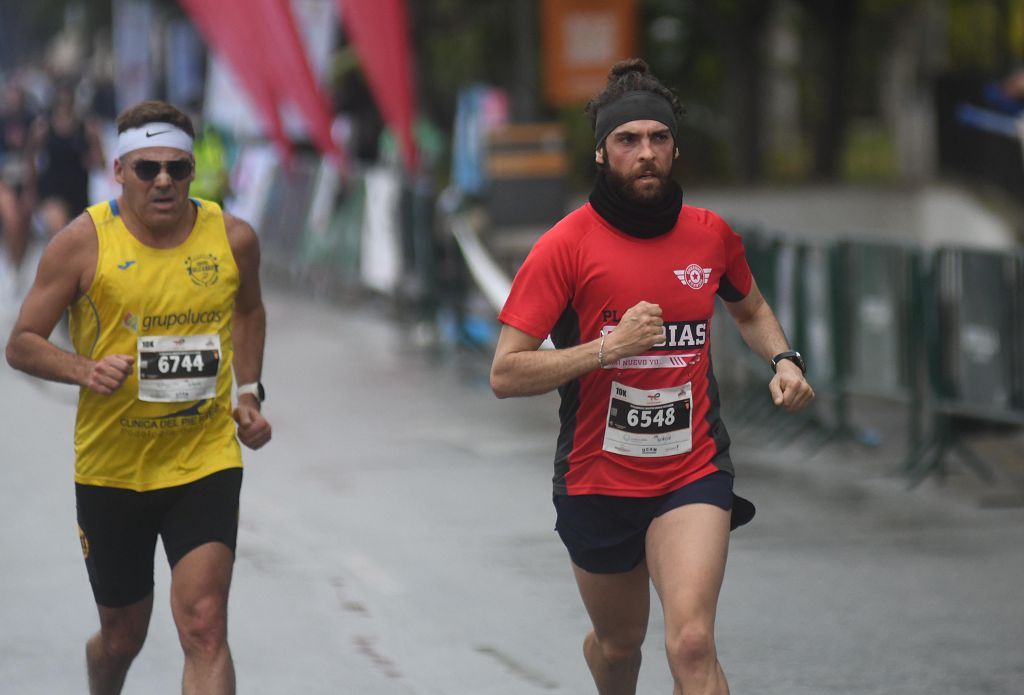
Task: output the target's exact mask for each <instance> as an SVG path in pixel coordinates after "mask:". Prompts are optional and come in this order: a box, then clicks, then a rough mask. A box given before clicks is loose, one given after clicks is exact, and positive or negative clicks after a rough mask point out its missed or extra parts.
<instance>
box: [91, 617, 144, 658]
mask: <svg viewBox="0 0 1024 695" xmlns="http://www.w3.org/2000/svg"><path fill="white" fill-rule="evenodd" d="M145 643H146V628H145V627H142V628H140V627H138V626H128V625H122V626H118V627H114V628H111V627H107V628H105V629H102V630H100V644H101V645H102V648H103V654H104V655H106V656H107V657H109V658H111V659H114V660H117V661H131V660H132V659H134V658H135V657H136V656H138V654H139V652H140V651H142V645H143V644H145Z"/></svg>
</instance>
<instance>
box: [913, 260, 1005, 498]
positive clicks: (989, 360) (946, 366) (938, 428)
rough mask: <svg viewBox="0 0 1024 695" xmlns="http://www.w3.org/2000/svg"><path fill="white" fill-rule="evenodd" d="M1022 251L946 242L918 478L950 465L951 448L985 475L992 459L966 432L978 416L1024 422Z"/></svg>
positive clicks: (934, 284) (936, 263)
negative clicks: (927, 426) (927, 419)
mask: <svg viewBox="0 0 1024 695" xmlns="http://www.w3.org/2000/svg"><path fill="white" fill-rule="evenodd" d="M1022 266H1024V264H1022V257H1021V254H1020V253H1019V252H1017V253H994V252H987V251H971V250H965V249H950V248H946V249H941V250H939V251H937V252H936V253H935V256H934V259H933V265H932V274H931V282H930V283H929V285H928V290H929V292H928V295H927V299H926V301H927V311H928V318H929V321H928V331H927V334H926V337H927V358H928V365H929V376H930V379H929V386H930V388H929V398H928V401H929V403H928V405H929V410H930V412H931V414H932V418H931V419H932V423H931V431H930V433H929V436H928V437H927V439H925V440H923V441H922V442H921V443H920V445H919V446H918V447H917V448H916V449H915V450H914V451H912V452H911V454H910V456H909V457H908V459H907V462H906V468H907V474H908V475H909V477H910V480H911V483H912V484H917V483H918V482H920V481H921V480H923V479H924V478H925V477H926V476H927V475H929V474H931V473H938V474H944V473H945V472H946V455H947V454H949V453H950V452H953V453H956V454H958V455H959V457H960V459H961V460H962V461H963V463H965V464H966V465H968V466H969V467H970V468H972V469H973V470H974V471H975V472H976V473H977V474H978V475H979V476H980V477H981V478H983V479H984V480H989V481H991V480H993V479H994V472H993V470H992V468H991V466H990V465H989V464H988V463H987V462H986V461H985V460H984V459H983V458H982V457H981V456H979V455H978V454H977V453H976V452H975V451H974V450H973V449H971V448H970V447H969V446H968V445H967V443H966V441H965V438H964V436H963V434H964V430H965V428H968V427H970V426H971V425H972V424H976V423H979V422H980V423H990V424H1003V425H1011V426H1020V425H1024V337H1022V336H1024V328H1022V326H1021V318H1022V316H1024V269H1022Z"/></svg>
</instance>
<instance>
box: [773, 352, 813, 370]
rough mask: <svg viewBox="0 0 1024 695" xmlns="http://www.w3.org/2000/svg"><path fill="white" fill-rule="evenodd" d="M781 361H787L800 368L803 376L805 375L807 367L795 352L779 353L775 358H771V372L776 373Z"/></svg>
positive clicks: (800, 356) (801, 356)
mask: <svg viewBox="0 0 1024 695" xmlns="http://www.w3.org/2000/svg"><path fill="white" fill-rule="evenodd" d="M782 360H789V361H790V362H792V363H793V364H795V365H796V366H798V367H800V371H801V372H803V373H804V374H806V373H807V365H805V364H804V358H803V355H801V354H800V353H799V352H797V351H796V350H786V351H785V352H780V353H779V354H777V355H776V356H775V357H773V358H772V371H778V369H779V362H781V361H782Z"/></svg>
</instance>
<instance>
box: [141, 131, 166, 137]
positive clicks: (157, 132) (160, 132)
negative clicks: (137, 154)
mask: <svg viewBox="0 0 1024 695" xmlns="http://www.w3.org/2000/svg"><path fill="white" fill-rule="evenodd" d="M169 132H171V131H169V130H158V131H156V132H155V133H151V132H149V131H148V130H147V131H146V137H147V138H151V137H153V136H154V135H163V134H164V133H169Z"/></svg>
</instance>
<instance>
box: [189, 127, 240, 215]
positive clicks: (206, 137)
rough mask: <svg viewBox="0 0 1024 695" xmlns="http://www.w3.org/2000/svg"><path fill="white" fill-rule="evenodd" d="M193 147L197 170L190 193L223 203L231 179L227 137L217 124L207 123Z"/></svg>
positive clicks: (197, 135)
mask: <svg viewBox="0 0 1024 695" xmlns="http://www.w3.org/2000/svg"><path fill="white" fill-rule="evenodd" d="M193 120H194V121H195V120H196V119H193ZM193 147H194V150H193V156H194V157H195V159H196V172H195V178H194V179H193V180H192V186H191V187H190V188H189V194H190V195H192V196H195V197H196V198H204V199H206V200H212V201H214V202H215V203H217V204H218V205H223V204H224V199H225V198H227V197H228V193H229V183H230V180H231V170H230V163H229V162H230V157H229V156H228V143H227V141H226V139H225V137H224V136H223V135H222V134H221V132H220V130H218V129H217V128H216V127H215V126H212V125H210V124H208V123H207V124H205V125H203V126H202V128H201V129H200V130H199V132H198V133H197V134H196V139H195V143H194V145H193Z"/></svg>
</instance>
